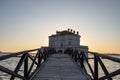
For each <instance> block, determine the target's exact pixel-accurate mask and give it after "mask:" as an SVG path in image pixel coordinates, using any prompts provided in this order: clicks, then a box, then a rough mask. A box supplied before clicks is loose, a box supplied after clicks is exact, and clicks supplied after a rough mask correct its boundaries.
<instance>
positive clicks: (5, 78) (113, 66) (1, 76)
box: [0, 54, 120, 80]
mask: <svg viewBox="0 0 120 80" xmlns="http://www.w3.org/2000/svg"><path fill="white" fill-rule="evenodd" d="M1 55H3V54H0V56H1ZM114 57H117V58H120V56H114ZM19 59H20V58H18V57H17V58H16V57H12V58H10V59H7V60H3V61H0V65H2V66H5V67H6V68H9V69H10V70H14V69H15V67H16V65H17V63H18V62H19ZM102 61H103V62H104V64H105V66H106V67H107V69H108V71H109V72H113V71H115V70H117V69H119V68H120V63H116V62H113V61H111V60H107V59H102ZM89 62H90V63H91V65H92V66H93V63H94V62H93V59H90V60H89ZM30 63H31V62H30ZM30 63H29V64H30ZM22 72H23V66H22V67H21V69H20V71H19V72H18V73H19V74H22ZM88 72H89V70H88ZM22 75H23V74H22ZM102 75H104V73H103V71H102V69H101V67H99V76H102ZM9 78H10V76H9V74H6V73H3V72H1V71H0V80H9ZM15 80H20V79H17V78H16V79H15ZM113 80H120V75H117V76H115V77H113Z"/></svg>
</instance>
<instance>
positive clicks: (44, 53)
mask: <svg viewBox="0 0 120 80" xmlns="http://www.w3.org/2000/svg"><path fill="white" fill-rule="evenodd" d="M35 51H36V52H37V53H36V54H35V56H33V55H32V54H31V52H35ZM52 53H55V50H54V49H53V48H42V49H41V48H39V49H33V50H26V51H22V52H18V53H13V54H8V55H4V56H0V61H2V60H6V59H9V58H13V57H17V56H19V57H20V60H19V62H18V63H17V66H16V67H15V69H14V70H13V71H12V70H11V69H8V68H6V67H4V66H3V65H0V71H2V72H4V73H7V74H9V75H11V77H10V80H14V79H15V78H20V79H23V80H31V79H32V77H33V76H34V74H35V72H36V71H37V70H38V69H39V67H40V65H41V64H42V63H43V62H44V61H45V60H46V59H47V57H48V56H49V55H51V54H52ZM30 60H31V61H32V62H31V64H29V61H30ZM11 64H12V62H11ZM34 65H36V67H34ZM22 66H23V74H24V75H22V74H18V72H19V70H20V68H21V67H22ZM33 67H34V68H35V69H33Z"/></svg>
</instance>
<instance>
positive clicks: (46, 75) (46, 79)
mask: <svg viewBox="0 0 120 80" xmlns="http://www.w3.org/2000/svg"><path fill="white" fill-rule="evenodd" d="M31 52H37V53H36V55H34V56H33V55H32V54H31ZM88 54H92V55H93V59H92V60H93V61H94V66H93V67H92V66H91V64H90V62H89V58H88V57H87V56H86V55H85V52H84V51H78V50H73V49H66V50H65V52H64V53H62V54H61V53H57V52H56V51H55V50H54V49H53V48H44V49H43V48H42V49H41V48H40V49H33V50H27V51H22V52H18V53H13V54H8V55H4V56H0V61H2V60H7V59H9V58H13V57H16V58H18V56H19V58H20V60H19V62H18V64H17V66H16V67H15V69H14V70H11V69H8V68H6V67H4V66H3V65H0V71H2V72H4V73H7V74H9V75H11V77H10V79H9V80H16V79H22V80H105V79H107V80H112V77H114V76H116V75H120V68H119V69H117V70H115V71H113V72H109V71H108V70H107V67H106V66H105V65H104V63H103V62H102V60H101V59H102V58H105V59H108V60H111V61H113V62H117V63H120V59H119V58H115V57H111V56H108V55H103V54H98V53H95V52H88ZM30 61H32V62H30ZM11 63H12V62H11ZM84 63H86V64H84ZM98 63H99V65H98ZM85 65H87V66H88V67H86V66H85ZM22 66H23V67H22ZM99 66H100V67H101V68H102V70H103V72H104V74H105V75H103V76H99V69H98V67H99ZM21 68H22V69H23V74H20V73H19V71H20V69H21ZM88 70H89V71H90V72H88Z"/></svg>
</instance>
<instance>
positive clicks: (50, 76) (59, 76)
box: [32, 54, 89, 80]
mask: <svg viewBox="0 0 120 80" xmlns="http://www.w3.org/2000/svg"><path fill="white" fill-rule="evenodd" d="M32 80H89V78H88V76H87V75H86V74H85V72H84V71H83V70H82V69H81V68H80V67H79V66H78V64H77V63H75V62H74V61H73V59H72V58H71V57H70V56H69V55H67V54H53V55H51V56H50V57H49V58H48V59H47V60H46V62H45V63H44V64H43V65H42V66H41V67H40V69H39V71H38V72H37V73H36V75H35V76H34V77H33V79H32Z"/></svg>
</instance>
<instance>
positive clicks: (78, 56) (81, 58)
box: [65, 49, 120, 80]
mask: <svg viewBox="0 0 120 80" xmlns="http://www.w3.org/2000/svg"><path fill="white" fill-rule="evenodd" d="M86 53H88V55H89V54H90V55H93V58H92V60H93V66H92V65H91V64H90V62H89V60H90V59H89V57H88V56H87V55H86ZM65 54H69V55H71V57H72V58H73V59H74V60H75V62H77V63H79V64H80V67H81V68H82V69H83V70H84V71H85V72H86V73H87V74H88V75H89V76H90V77H91V80H106V79H107V80H113V79H112V77H114V76H116V75H120V67H118V69H117V70H115V71H113V72H109V71H108V70H107V67H106V65H105V64H104V62H103V61H102V59H107V60H111V61H112V62H116V63H118V65H119V64H120V58H115V57H111V56H108V55H105V54H99V53H96V52H90V51H88V52H84V51H78V50H73V49H67V50H66V51H65ZM84 63H86V64H84ZM86 65H87V66H88V67H86ZM99 67H101V68H102V71H103V72H104V74H105V75H103V76H101V77H99V75H100V74H99ZM88 69H89V71H90V74H89V73H88Z"/></svg>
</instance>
